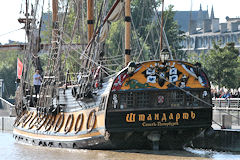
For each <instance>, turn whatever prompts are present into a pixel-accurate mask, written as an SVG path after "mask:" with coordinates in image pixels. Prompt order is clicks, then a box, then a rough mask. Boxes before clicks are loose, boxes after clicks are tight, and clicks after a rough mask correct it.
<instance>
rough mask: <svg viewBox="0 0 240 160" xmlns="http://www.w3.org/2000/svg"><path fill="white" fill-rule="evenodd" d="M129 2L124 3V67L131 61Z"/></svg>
mask: <svg viewBox="0 0 240 160" xmlns="http://www.w3.org/2000/svg"><path fill="white" fill-rule="evenodd" d="M130 3H131V0H126V1H125V66H127V65H128V63H129V62H130V61H131V57H130V53H131V49H130V47H131V46H130V40H131V8H130Z"/></svg>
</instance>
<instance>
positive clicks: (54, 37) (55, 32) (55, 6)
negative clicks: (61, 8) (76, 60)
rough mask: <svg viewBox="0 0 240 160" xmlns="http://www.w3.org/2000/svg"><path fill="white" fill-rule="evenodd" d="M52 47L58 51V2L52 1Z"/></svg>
mask: <svg viewBox="0 0 240 160" xmlns="http://www.w3.org/2000/svg"><path fill="white" fill-rule="evenodd" d="M52 12H53V13H52V14H53V15H52V22H53V30H52V47H53V48H54V49H55V51H57V36H58V16H57V14H58V0H52Z"/></svg>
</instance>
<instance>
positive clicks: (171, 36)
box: [164, 5, 186, 60]
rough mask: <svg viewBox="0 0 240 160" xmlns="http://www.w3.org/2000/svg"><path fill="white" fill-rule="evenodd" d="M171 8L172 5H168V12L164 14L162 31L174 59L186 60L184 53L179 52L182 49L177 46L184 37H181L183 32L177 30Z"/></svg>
mask: <svg viewBox="0 0 240 160" xmlns="http://www.w3.org/2000/svg"><path fill="white" fill-rule="evenodd" d="M173 7H174V6H173V5H169V6H168V10H167V11H165V13H164V15H165V18H164V19H166V24H165V28H164V29H165V31H166V35H167V39H168V42H169V45H170V48H171V50H172V52H173V53H174V56H175V59H181V60H182V59H185V58H186V54H184V52H183V51H181V50H180V49H181V48H182V47H181V46H180V45H179V42H180V41H182V40H183V39H184V38H185V37H184V36H182V35H181V34H183V31H181V30H180V29H179V28H180V27H179V25H178V24H177V21H175V20H174V15H175V12H174V11H173Z"/></svg>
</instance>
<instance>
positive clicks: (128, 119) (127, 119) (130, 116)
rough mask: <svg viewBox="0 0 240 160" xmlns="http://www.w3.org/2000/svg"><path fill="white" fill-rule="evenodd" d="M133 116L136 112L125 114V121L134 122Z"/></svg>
mask: <svg viewBox="0 0 240 160" xmlns="http://www.w3.org/2000/svg"><path fill="white" fill-rule="evenodd" d="M135 117H136V114H133V113H130V114H127V116H126V121H127V122H135Z"/></svg>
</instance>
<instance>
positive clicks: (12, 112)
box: [0, 97, 16, 117]
mask: <svg viewBox="0 0 240 160" xmlns="http://www.w3.org/2000/svg"><path fill="white" fill-rule="evenodd" d="M0 104H1V105H0V106H2V108H0V109H3V110H6V111H7V112H8V113H9V115H8V116H10V117H12V116H16V112H15V105H14V104H12V103H10V102H8V101H7V100H5V99H3V98H2V97H0Z"/></svg>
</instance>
